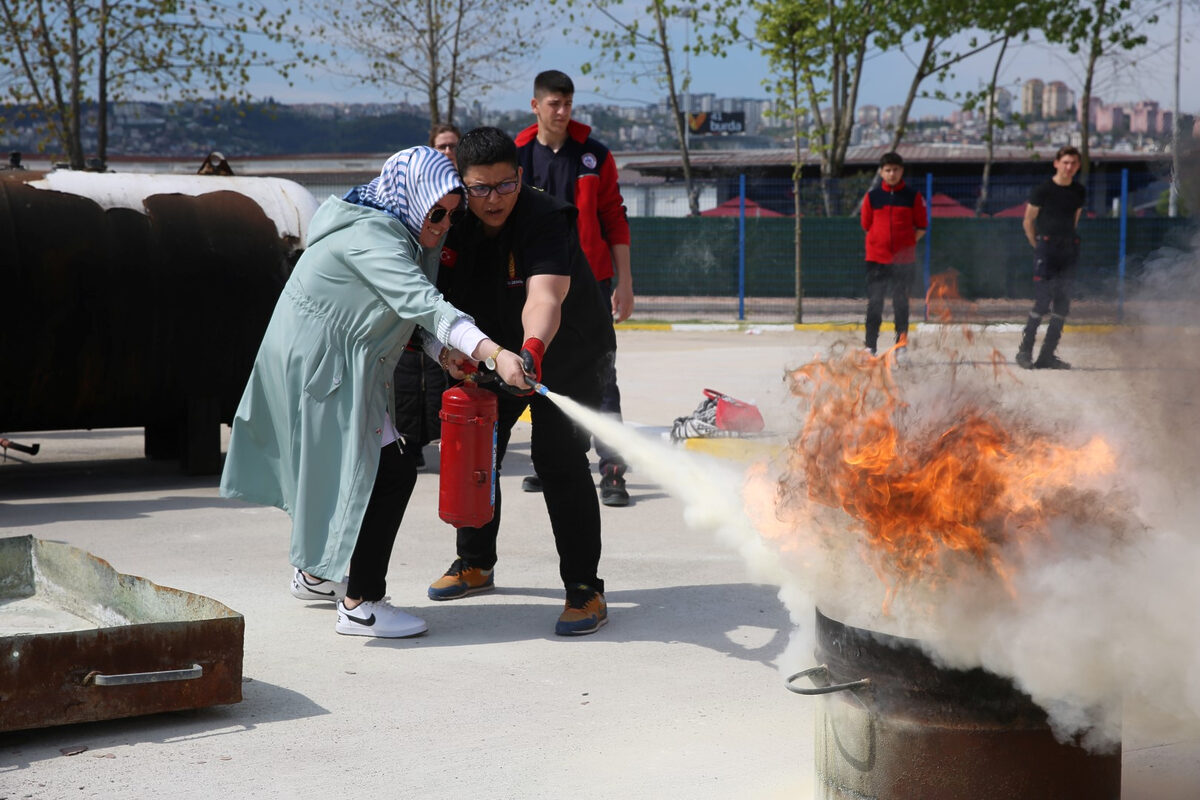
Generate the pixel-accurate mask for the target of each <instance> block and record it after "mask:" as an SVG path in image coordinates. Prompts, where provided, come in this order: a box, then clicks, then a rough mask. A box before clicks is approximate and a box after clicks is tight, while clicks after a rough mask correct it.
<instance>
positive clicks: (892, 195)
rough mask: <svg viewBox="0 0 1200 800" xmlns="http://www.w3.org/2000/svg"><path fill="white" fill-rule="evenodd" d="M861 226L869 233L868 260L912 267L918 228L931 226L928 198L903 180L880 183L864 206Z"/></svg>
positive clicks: (870, 193)
mask: <svg viewBox="0 0 1200 800" xmlns="http://www.w3.org/2000/svg"><path fill="white" fill-rule="evenodd" d="M861 217H862V227H863V230H864V231H866V232H867V261H872V262H874V263H876V264H912V263H913V262H915V261H916V260H917V229H918V228H920V229H922V230H923V229H924V228H925V227H926V226H927V225H928V221H927V220H926V217H925V198H923V197H921V193H920V192H918V191H917V190H915V189H910V188H908V186H907V185H905V183H904V181H900V182H899V183H897V184H896V185H895V186H888V185H887V184H886V183H881V184H880V185H879V187H878V188H875V189H872V190H871V191H869V192H867V194H866V197H864V198H863V203H862V212H861Z"/></svg>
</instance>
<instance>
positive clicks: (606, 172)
mask: <svg viewBox="0 0 1200 800" xmlns="http://www.w3.org/2000/svg"><path fill="white" fill-rule="evenodd" d="M591 132H592V129H591V128H589V127H588V126H587V125H584V124H582V123H579V122H575V121H574V120H572V121H571V122H569V123H567V140H566V141H565V142H564V143H563V146H562V148H560V149H559V151H558V152H557V153H556V154H555V156H554V160H553V161H551V163H550V169H551V170H552V171H553V175H552V178H551V180H550V181H549V184H550V186H549V187H548V186H536V187H535V188H538V189H551V194H553V195H555V196H557V197H558V198H559V199H560V200H565V201H566V202H568V203H572V204H573V205H574V206H575V207H576V208H578V209H579V220H578V223H577V224H578V227H579V243H580V245H581V246H582V247H583V252H584V255H586V256H587V260H588V265H589V266H590V267H591V268H592V273H593V274H594V275H595V276H596V280H598V281H602V280H605V279H608V278H611V277H612V276H613V265H612V251H611V247H612V246H613V245H615V244H629V220H628V219H627V218H626V216H625V201H624V200H623V199H622V198H621V189H620V187H619V186H618V185H617V165H616V163H615V162H614V161H613V157H612V154H611V153H610V152H609V151H608V148H607V147H605V146H604V145H602V144H600V142H597V141H596V140H595V139H593V138H591V137H590V135H589V134H591ZM516 141H517V163H518V164H520V166H521V168H522V169H523V170H524V171H525V182H526V183H529V184H530V185H531V186H533V185H535V184H534V183H533V146H534V144H535V143H536V142H537V123H536V122H535V123H534V124H533V125H530V126H529V127H528V128H526V129H525V130H523V131H521V132H520V133H519V134H517V140H516Z"/></svg>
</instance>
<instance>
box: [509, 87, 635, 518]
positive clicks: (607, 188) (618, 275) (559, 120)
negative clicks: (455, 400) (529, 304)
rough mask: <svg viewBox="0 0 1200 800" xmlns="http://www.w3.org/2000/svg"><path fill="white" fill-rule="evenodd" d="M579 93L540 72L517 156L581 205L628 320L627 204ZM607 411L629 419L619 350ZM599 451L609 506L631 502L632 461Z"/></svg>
mask: <svg viewBox="0 0 1200 800" xmlns="http://www.w3.org/2000/svg"><path fill="white" fill-rule="evenodd" d="M574 98H575V84H574V83H573V82H572V81H571V78H570V77H569V76H568V75H567V74H566V73H563V72H559V71H558V70H554V69H552V70H546V71H545V72H542V73H539V74H538V76H537V77H536V78H535V79H534V81H533V100H532V101H531V106H532V108H533V113H534V115H535V116H536V117H537V122H535V123H534V124H533V125H530V126H529V127H528V128H526V129H525V130H523V131H521V132H520V133H519V134H517V161H518V163H519V164H520V166H521V168H522V170H523V175H524V180H525V182H526V183H528V184H529V185H531V186H534V187H536V188H538V189H544V190H545V191H546V192H547V193H549V194H552V195H554V196H555V197H557V198H559V199H560V200H565V201H566V202H568V203H571V204H573V205H574V206H575V207H576V208H578V209H579V222H578V226H579V243H580V245H581V246H582V248H583V252H584V254H585V255H586V256H587V260H588V264H589V266H591V268H592V274H593V275H594V276H595V278H596V280H597V281H598V282H599V284H600V289H601V291H603V292H604V294H605V297H606V299H607V302H608V305H609V307H610V309H611V314H612V321H613V322H614V323H615V322H624V321H625V320H626V319H628V318H629V315H630V314H632V313H633V276H632V274H631V273H630V268H629V221H628V220H627V219H626V218H625V201H624V200H623V199H622V198H621V189H620V187H619V186H618V185H617V167H616V163H615V162H614V161H613V157H612V154H611V153H610V152H609V151H608V148H607V147H605V146H604V145H603V144H601V143H600V142H598V141H596V140H595V139H593V138H592V137H591V135H590V134H591V131H592V129H591V128H589V127H588V126H587V125H583V124H581V123H579V122H576V121H574V120H572V119H571V109H572V106H573V101H574ZM614 280H615V281H616V283H615V284H614V282H613V281H614ZM600 410H601V411H603V412H604V413H606V414H610V415H612V416H614V417H616V418H617V419H620V418H621V392H620V389H618V388H617V368H616V351H613V363H612V364H610V365H609V368H608V374H607V376H606V377H605V379H604V395H603V397H602V399H601V404H600ZM596 455H598V456H599V457H600V501H601V502H602V503H604V505H606V506H618V507H619V506H627V505H629V492H628V491H627V490H626V489H625V471H626V466H625V460H624V459H623V458H622V457H621V454H620V453H618V452H616V451H615V450H612V449H611V448H609V447H607V446H605V444H604V443H603V442H601V441H599V440H597V441H596ZM540 477H541V476H540V475H531V476H529V477H528V478H526V479H525V481H524V483H523V484H522V488H523V489H525V491H527V492H536V491H538V490H539V489H540V488H541V484H540Z"/></svg>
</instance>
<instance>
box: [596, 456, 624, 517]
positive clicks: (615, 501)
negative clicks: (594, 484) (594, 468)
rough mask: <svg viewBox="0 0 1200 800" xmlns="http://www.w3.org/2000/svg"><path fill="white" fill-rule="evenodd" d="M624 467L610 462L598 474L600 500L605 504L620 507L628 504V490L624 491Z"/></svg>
mask: <svg viewBox="0 0 1200 800" xmlns="http://www.w3.org/2000/svg"><path fill="white" fill-rule="evenodd" d="M624 472H625V468H624V467H619V466H616V465H612V464H610V465H609V466H607V467H605V468H604V473H603V474H602V475H601V476H600V502H601V503H603V504H604V505H606V506H613V507H616V508H620V507H622V506H627V505H629V492H627V491H625V478H624V477H623V473H624Z"/></svg>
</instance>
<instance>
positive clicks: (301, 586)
mask: <svg viewBox="0 0 1200 800" xmlns="http://www.w3.org/2000/svg"><path fill="white" fill-rule="evenodd" d="M345 596H346V582H345V581H327V580H323V579H321V578H310V577H309V576H308V575H305V574H304V573H303V572H301V571H300V570H295V571H293V572H292V597H298V598H300V599H301V600H308V601H310V602H314V603H315V602H319V601H321V600H328V601H329V602H330V603H336V602H337V601H338V600H341V599H342V598H343V597H345Z"/></svg>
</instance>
